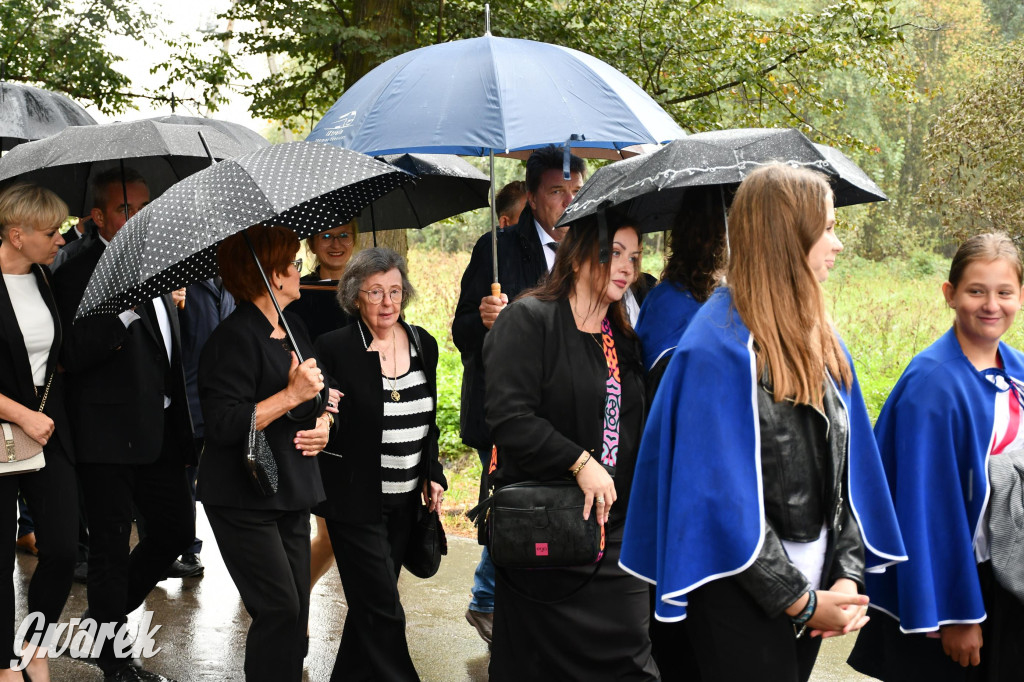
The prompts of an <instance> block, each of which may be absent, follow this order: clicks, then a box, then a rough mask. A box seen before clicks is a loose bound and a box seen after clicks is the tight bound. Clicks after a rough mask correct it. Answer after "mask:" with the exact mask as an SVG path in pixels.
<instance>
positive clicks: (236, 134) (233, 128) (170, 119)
mask: <svg viewBox="0 0 1024 682" xmlns="http://www.w3.org/2000/svg"><path fill="white" fill-rule="evenodd" d="M149 120H150V121H156V122H157V123H173V124H175V125H187V126H207V127H210V128H213V129H214V130H219V131H220V132H222V133H224V134H225V135H227V136H228V137H230V138H231V139H232V140H234V141H235V142H237V143H238V144H239V146H240V147H241V149H242V152H241V153H243V154H244V153H245V152H254V151H256V150H257V149H262V148H263V147H269V146H270V142H269V141H268V140H267V138H265V137H263V136H262V135H260V134H259V133H257V132H256V131H255V130H250V129H249V128H246V127H245V126H244V125H242V124H240V123H233V122H232V121H221V120H218V119H215V118H204V117H202V116H179V115H178V114H171V115H170V116H154V117H153V118H151V119H149Z"/></svg>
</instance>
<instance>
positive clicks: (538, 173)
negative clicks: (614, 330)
mask: <svg viewBox="0 0 1024 682" xmlns="http://www.w3.org/2000/svg"><path fill="white" fill-rule="evenodd" d="M569 159H570V163H569V179H568V180H566V179H565V175H564V172H563V162H564V160H565V149H564V148H562V147H555V146H547V147H544V148H542V149H538V150H537V151H535V152H533V153H532V154H530V158H529V159H527V161H526V207H525V208H524V209H523V212H522V213H521V214H520V216H519V221H518V222H517V223H516V224H515V225H513V226H512V227H509V228H507V229H505V230H504V231H503V232H502V233H501V234H500V235H499V237H498V274H499V277H500V279H501V296H500V297H498V296H492V295H491V281H492V280H493V274H494V273H493V266H492V262H491V235H490V234H486V235H484V236H482V237H481V238H480V239H479V240H478V241H477V243H476V246H475V247H473V255H472V256H471V258H470V260H469V265H468V266H467V267H466V272H465V273H463V275H462V290H461V291H460V293H459V303H458V305H457V306H456V308H455V319H454V320H453V322H452V339H453V340H454V341H455V346H456V347H457V348H458V349H459V352H460V353H461V354H462V367H463V373H462V406H461V414H460V426H461V430H462V442H463V443H465V444H466V445H469V446H470V447H472V448H475V449H476V450H477V452H478V453H479V455H480V463H481V465H482V467H483V473H482V475H481V483H480V497H481V499H482V498H484V497H485V496H486V494H487V489H488V484H487V467H488V464H489V462H490V458H491V436H490V433H489V432H488V430H487V425H486V424H485V423H484V366H483V347H484V336H485V335H486V334H487V332H488V330H490V328H491V326H492V325H493V324H494V321H495V320H496V319H497V317H498V314H499V313H501V311H502V310H503V309H504V308H505V306H506V305H507V304H508V302H509V301H511V300H514V299H515V298H516V296H518V295H519V294H520V293H521V292H523V291H525V290H526V289H529V288H531V287H533V286H535V285H536V284H537V283H538V282H539V281H540V279H541V278H542V277H544V275H546V274H547V273H548V271H549V270H550V269H551V266H552V265H553V264H554V262H555V249H556V248H557V247H558V242H560V241H561V240H562V237H563V236H564V235H565V232H566V229H567V228H564V227H563V228H558V229H556V228H555V223H557V222H558V219H559V218H561V217H562V213H563V212H564V211H565V207H566V206H568V205H569V202H571V201H572V199H573V197H574V196H576V193H577V192H578V191H579V190H580V187H582V186H583V181H584V179H585V178H586V173H587V167H586V164H585V163H584V162H583V159H581V158H579V157H576V156H570V157H569ZM472 592H473V599H472V601H471V602H470V604H469V609H468V610H467V611H466V620H468V621H469V623H470V624H471V625H472V626H473V627H475V628H476V630H477V632H478V633H479V634H480V637H481V638H482V639H483V640H484V641H485V642H487V643H488V644H490V641H491V628H492V623H493V616H494V565H493V564H492V563H491V559H490V556H489V554H488V552H487V548H486V547H484V549H483V552H482V554H481V557H480V564H479V566H477V570H476V574H475V575H474V577H473V590H472Z"/></svg>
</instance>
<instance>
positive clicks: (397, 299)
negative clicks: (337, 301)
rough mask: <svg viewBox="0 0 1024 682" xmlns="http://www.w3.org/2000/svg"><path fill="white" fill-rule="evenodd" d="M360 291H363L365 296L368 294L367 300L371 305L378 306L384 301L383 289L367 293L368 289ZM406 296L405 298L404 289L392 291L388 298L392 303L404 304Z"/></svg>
mask: <svg viewBox="0 0 1024 682" xmlns="http://www.w3.org/2000/svg"><path fill="white" fill-rule="evenodd" d="M359 291H361V292H363V293H364V294H366V300H368V301H369V302H370V303H372V304H374V305H377V304H379V303H381V302H382V301H383V300H384V290H383V289H372V290H370V291H367V290H366V289H360V290H359ZM404 296H405V290H404V289H392V290H391V291H389V292H388V298H390V299H391V302H392V303H401V302H402V297H404Z"/></svg>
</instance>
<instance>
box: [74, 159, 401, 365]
mask: <svg viewBox="0 0 1024 682" xmlns="http://www.w3.org/2000/svg"><path fill="white" fill-rule="evenodd" d="M412 179H413V178H412V176H411V175H409V174H408V173H406V172H404V171H401V170H398V169H397V168H394V167H392V166H388V165H387V164H383V163H381V162H379V161H375V160H374V159H372V158H370V157H369V156H366V155H365V154H361V153H359V152H354V151H351V150H348V149H340V148H338V147H334V146H332V145H328V144H323V143H318V142H289V143H285V144H278V145H273V146H271V147H266V148H264V149H260V150H258V151H255V152H251V153H249V154H245V155H243V156H240V157H237V158H234V159H230V160H228V161H224V162H222V163H218V164H216V165H214V166H212V167H211V168H207V169H206V170H203V171H200V172H198V173H196V174H194V175H192V176H190V177H188V178H186V179H185V180H182V181H181V182H179V183H177V184H176V185H174V186H173V187H171V188H170V189H169V190H167V191H166V192H164V194H163V195H162V196H161V197H160V198H158V199H156V200H154V201H153V202H151V203H150V204H149V205H148V206H146V207H145V208H143V209H142V210H141V211H139V212H138V213H137V214H136V215H135V216H134V217H133V218H132V219H131V220H129V221H128V222H127V223H125V225H124V227H122V228H121V229H120V230H119V231H118V233H117V235H116V236H115V238H114V239H113V241H111V242H110V245H109V246H108V247H107V249H106V250H105V251H104V252H103V256H102V257H101V258H100V260H99V263H97V265H96V269H95V271H94V272H93V275H92V278H91V279H90V280H89V284H88V286H87V287H86V289H85V294H84V295H83V297H82V302H81V304H80V305H79V308H78V311H77V313H76V317H83V316H85V315H92V314H98V313H104V312H107V313H111V312H112V313H118V312H121V311H123V310H127V309H128V308H130V307H132V306H133V305H136V304H138V303H141V302H143V301H148V300H151V299H153V298H155V297H157V296H160V295H161V294H165V293H167V292H169V291H174V290H175V289H179V288H181V287H183V286H186V285H188V284H191V283H194V282H199V281H202V280H204V279H208V278H210V277H213V276H214V275H216V274H217V261H216V252H217V246H218V245H219V244H220V242H221V241H222V240H224V239H225V238H227V237H229V236H231V235H233V234H235V233H237V232H240V231H242V230H244V229H246V228H247V227H249V226H250V225H255V224H258V223H273V224H277V225H283V226H284V227H287V228H289V229H291V230H293V231H294V232H295V234H296V235H297V236H299V237H300V238H302V237H309V236H311V235H314V234H318V233H320V232H323V231H324V230H327V229H330V228H332V227H335V226H337V225H340V224H343V223H347V222H349V221H350V220H352V218H353V217H355V216H357V215H359V213H360V212H361V211H362V210H363V208H364V207H365V206H366V205H368V204H369V203H370V202H371V201H374V200H375V199H377V198H378V197H380V196H383V195H384V194H387V193H388V192H390V191H392V190H393V189H395V188H397V187H399V186H400V185H402V184H404V183H406V182H409V181H411V180H412ZM267 286H268V291H270V293H271V298H272V299H273V298H274V296H273V291H271V290H270V287H269V284H268V285H267ZM275 304H276V300H275ZM292 345H293V347H296V346H295V344H294V343H293V344H292Z"/></svg>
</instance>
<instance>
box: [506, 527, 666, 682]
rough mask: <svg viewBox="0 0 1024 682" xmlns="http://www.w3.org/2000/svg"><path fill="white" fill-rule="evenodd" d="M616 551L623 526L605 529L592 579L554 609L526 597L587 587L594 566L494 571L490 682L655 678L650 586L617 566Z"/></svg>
mask: <svg viewBox="0 0 1024 682" xmlns="http://www.w3.org/2000/svg"><path fill="white" fill-rule="evenodd" d="M621 547H622V526H621V525H620V526H619V527H618V528H616V529H611V528H609V531H608V537H607V538H606V549H605V555H604V558H603V559H602V560H601V564H600V568H599V569H598V570H597V573H596V574H594V576H593V578H592V579H591V580H590V582H589V583H587V585H586V587H584V588H583V589H582V590H580V591H579V592H577V593H576V594H574V595H572V596H571V597H569V598H568V599H565V600H563V601H559V602H558V603H555V604H546V603H539V602H537V601H532V600H531V599H530V598H528V597H533V598H534V599H539V600H552V599H558V598H559V597H561V596H563V595H566V594H568V593H570V592H571V591H572V590H573V589H574V588H576V587H578V586H579V585H580V584H581V583H583V582H584V581H585V580H587V577H588V576H589V575H590V574H591V573H593V572H594V569H593V567H592V566H583V567H578V568H566V569H549V570H504V569H498V571H497V576H496V578H497V579H496V584H495V590H494V605H495V608H494V641H493V644H492V650H491V664H490V670H489V672H490V679H491V682H501V681H502V680H509V681H510V682H511V681H515V682H522V680H531V681H534V680H585V679H607V680H611V679H614V680H657V679H658V668H657V666H656V665H655V663H654V659H653V658H652V657H651V640H650V637H649V636H648V627H649V625H650V598H649V592H648V586H647V583H645V582H643V581H641V580H640V579H638V578H636V577H634V576H632V575H630V574H628V573H626V572H625V571H623V570H622V568H620V567H619V550H620V548H621ZM510 583H511V584H510ZM527 595H528V596H527Z"/></svg>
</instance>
